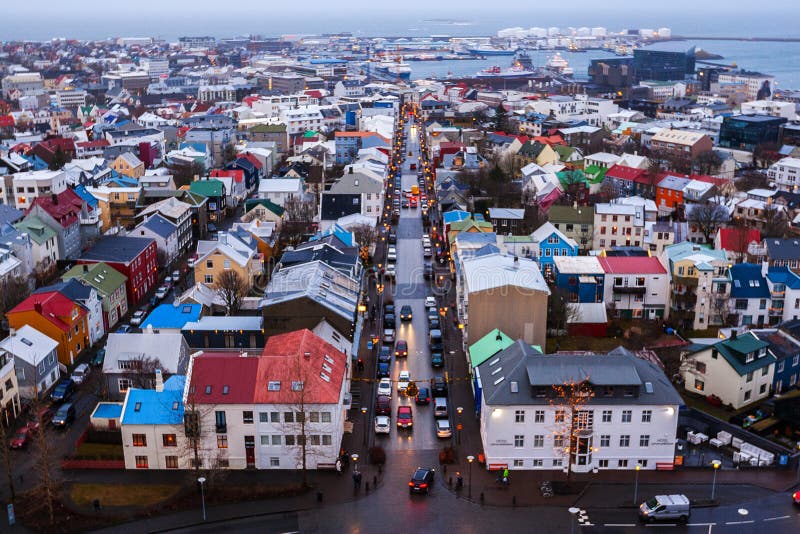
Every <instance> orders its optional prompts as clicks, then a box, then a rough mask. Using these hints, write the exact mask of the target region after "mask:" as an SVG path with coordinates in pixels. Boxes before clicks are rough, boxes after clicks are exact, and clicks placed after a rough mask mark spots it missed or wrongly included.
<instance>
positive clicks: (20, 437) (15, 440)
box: [8, 425, 35, 449]
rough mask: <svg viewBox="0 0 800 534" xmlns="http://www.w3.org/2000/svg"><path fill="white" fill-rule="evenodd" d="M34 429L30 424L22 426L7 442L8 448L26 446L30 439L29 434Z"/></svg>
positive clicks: (22, 447)
mask: <svg viewBox="0 0 800 534" xmlns="http://www.w3.org/2000/svg"><path fill="white" fill-rule="evenodd" d="M34 431H35V429H34V428H32V427H31V426H30V425H26V426H23V427H22V428H20V429H19V430H17V433H16V434H14V436H13V437H12V438H11V440H10V441H9V442H8V447H9V448H10V449H24V448H25V447H27V446H28V442H29V441H30V440H31V435H32V434H33V433H34Z"/></svg>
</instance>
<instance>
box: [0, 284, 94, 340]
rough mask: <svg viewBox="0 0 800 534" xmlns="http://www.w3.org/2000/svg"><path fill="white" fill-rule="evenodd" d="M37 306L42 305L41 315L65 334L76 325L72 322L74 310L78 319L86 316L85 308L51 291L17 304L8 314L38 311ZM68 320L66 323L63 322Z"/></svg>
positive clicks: (35, 295) (37, 294)
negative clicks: (76, 311) (71, 326)
mask: <svg viewBox="0 0 800 534" xmlns="http://www.w3.org/2000/svg"><path fill="white" fill-rule="evenodd" d="M37 304H39V305H41V307H42V308H41V312H39V314H40V315H41V316H42V317H44V318H45V319H47V320H48V321H50V322H51V323H53V324H54V325H56V326H57V327H58V328H59V329H61V330H63V331H64V332H66V331H68V330H69V329H70V325H72V324H74V322H68V321H71V317H72V310H74V309H76V308H77V310H78V318H80V317H83V316H84V315H86V310H85V309H84V308H83V306H79V305H78V304H76V303H74V302H72V301H71V300H70V299H68V298H67V297H66V296H64V294H62V293H59V292H58V291H49V292H47V293H36V294H34V295H31V296H30V297H28V298H26V299H25V300H23V301H22V302H20V303H19V304H17V305H16V306H15V307H14V309H13V310H11V311H9V312H8V313H9V314H11V313H16V312H26V311H36V307H37ZM62 318H63V319H66V321H64V320H62Z"/></svg>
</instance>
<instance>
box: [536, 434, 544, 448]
mask: <svg viewBox="0 0 800 534" xmlns="http://www.w3.org/2000/svg"><path fill="white" fill-rule="evenodd" d="M542 447H544V436H543V435H541V434H538V435H536V436H533V448H534V449H541V448H542Z"/></svg>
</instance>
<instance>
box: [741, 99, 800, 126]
mask: <svg viewBox="0 0 800 534" xmlns="http://www.w3.org/2000/svg"><path fill="white" fill-rule="evenodd" d="M741 111H742V115H770V116H772V117H783V118H785V119H789V120H790V121H792V120H794V119H795V117H797V111H796V110H795V105H794V102H781V101H778V100H754V101H753V102H742V105H741Z"/></svg>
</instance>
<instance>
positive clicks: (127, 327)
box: [116, 324, 131, 334]
mask: <svg viewBox="0 0 800 534" xmlns="http://www.w3.org/2000/svg"><path fill="white" fill-rule="evenodd" d="M130 331H131V325H129V324H121V325H119V328H117V332H116V333H117V334H127V333H128V332H130Z"/></svg>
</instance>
